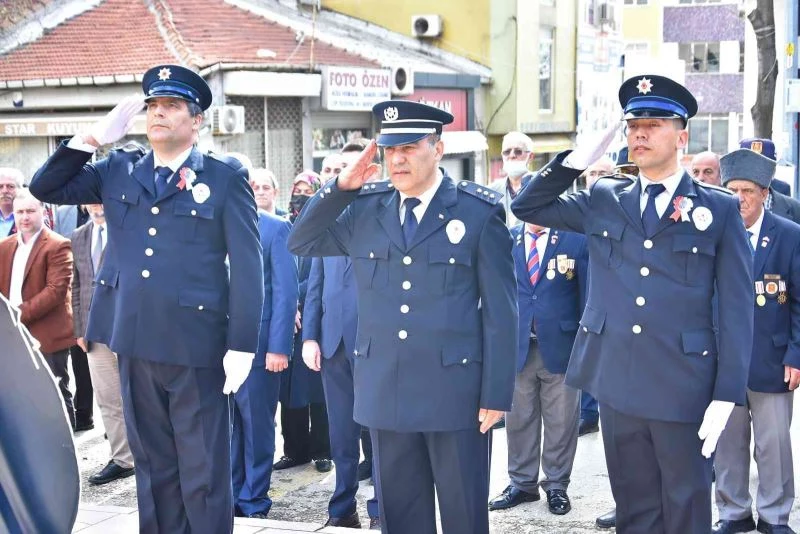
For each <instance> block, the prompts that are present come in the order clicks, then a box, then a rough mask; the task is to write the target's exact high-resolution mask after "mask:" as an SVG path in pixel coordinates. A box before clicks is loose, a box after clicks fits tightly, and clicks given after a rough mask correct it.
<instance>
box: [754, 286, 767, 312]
mask: <svg viewBox="0 0 800 534" xmlns="http://www.w3.org/2000/svg"><path fill="white" fill-rule="evenodd" d="M766 303H767V297H765V296H764V282H762V281H761V280H758V281H756V304H758V305H759V306H764V305H765V304H766Z"/></svg>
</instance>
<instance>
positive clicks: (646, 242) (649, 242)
mask: <svg viewBox="0 0 800 534" xmlns="http://www.w3.org/2000/svg"><path fill="white" fill-rule="evenodd" d="M644 248H648V249H649V248H653V242H652V241H650V240H649V239H645V241H644Z"/></svg>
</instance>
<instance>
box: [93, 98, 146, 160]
mask: <svg viewBox="0 0 800 534" xmlns="http://www.w3.org/2000/svg"><path fill="white" fill-rule="evenodd" d="M143 106H144V96H143V95H131V96H129V97H126V98H124V99H123V100H122V102H120V103H119V104H117V105H116V106H115V107H114V109H112V110H111V111H109V112H108V114H107V115H106V116H105V117H103V118H102V119H100V120H99V121H97V122H96V123H95V124H94V125H93V126H92V128H91V129H90V130H89V135H88V137H84V139H83V140H84V141H85V142H86V143H89V144H90V145H94V146H98V147H99V146H103V145H107V144H109V143H115V142H117V141H119V140H120V139H122V138H123V137H125V134H127V133H128V131H129V130H130V129H131V127H132V126H133V121H134V118H135V117H136V115H137V114H138V113H139V112H140V111H142V107H143Z"/></svg>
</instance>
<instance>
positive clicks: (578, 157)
mask: <svg viewBox="0 0 800 534" xmlns="http://www.w3.org/2000/svg"><path fill="white" fill-rule="evenodd" d="M620 126H622V122H619V121H617V122H614V123H612V124H611V126H609V127H608V128H607V129H606V130H605V131H603V132H602V133H601V134H600V135H598V136H597V137H595V138H594V139H592V140H591V142H589V143H585V144H582V145H581V146H578V147H575V150H573V151H572V152H570V153H569V155H568V156H567V157H566V158H564V166H565V167H570V168H572V169H576V170H581V171H582V170H584V169H587V168H588V167H589V165H591V164H592V163H594V162H595V161H597V160H599V159H600V158H602V157H603V155H604V154H605V153H606V151H607V150H608V145H610V144H611V142H612V141H613V140H614V137H616V135H617V130H619V128H620Z"/></svg>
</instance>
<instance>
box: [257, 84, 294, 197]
mask: <svg viewBox="0 0 800 534" xmlns="http://www.w3.org/2000/svg"><path fill="white" fill-rule="evenodd" d="M245 121H246V119H245ZM267 136H268V137H267V166H268V167H269V168H270V169H271V170H272V172H273V173H275V178H277V179H278V187H279V189H280V191H279V195H278V198H277V199H276V200H275V203H276V206H278V207H279V208H281V209H286V207H287V206H288V204H289V197H290V196H291V194H292V182H293V181H294V177H295V176H297V175H298V174H300V172H301V171H302V170H303V105H302V101H301V99H299V98H268V99H267Z"/></svg>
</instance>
